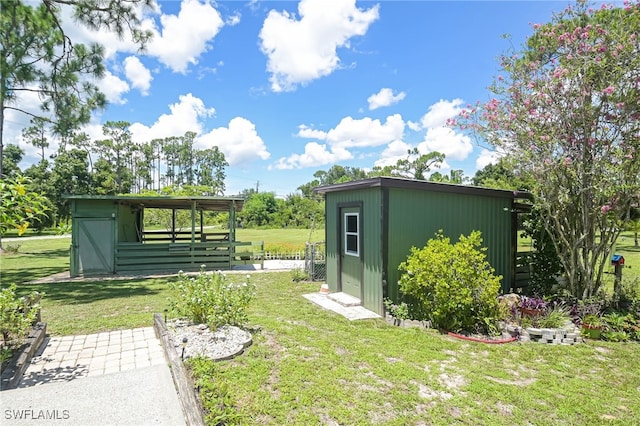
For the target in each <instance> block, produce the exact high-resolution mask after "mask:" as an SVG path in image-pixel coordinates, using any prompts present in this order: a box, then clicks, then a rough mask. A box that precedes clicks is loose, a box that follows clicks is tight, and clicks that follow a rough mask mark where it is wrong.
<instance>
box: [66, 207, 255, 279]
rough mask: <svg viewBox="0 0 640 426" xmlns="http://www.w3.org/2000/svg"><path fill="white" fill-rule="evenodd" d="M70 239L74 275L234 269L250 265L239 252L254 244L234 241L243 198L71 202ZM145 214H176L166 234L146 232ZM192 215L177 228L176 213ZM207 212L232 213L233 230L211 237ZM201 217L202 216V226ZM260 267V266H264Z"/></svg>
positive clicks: (213, 234) (173, 215)
mask: <svg viewBox="0 0 640 426" xmlns="http://www.w3.org/2000/svg"><path fill="white" fill-rule="evenodd" d="M66 198H67V199H68V200H69V202H70V203H71V218H72V234H71V258H70V275H71V276H72V277H75V276H80V275H82V276H86V275H104V274H115V273H123V272H124V273H137V272H142V273H144V272H150V271H171V272H177V271H179V270H185V271H187V270H198V269H199V268H200V265H202V264H204V265H206V267H207V269H209V270H211V269H231V268H232V267H233V266H234V265H236V264H240V263H243V262H245V261H246V256H243V260H241V259H240V258H239V256H238V255H237V252H236V249H237V247H239V246H250V245H252V244H254V243H251V242H239V241H236V238H235V217H236V212H237V211H239V210H240V209H241V208H242V206H243V203H244V198H233V197H168V196H167V197H161V196H158V197H138V196H133V195H122V196H68V197H66ZM147 209H167V210H171V211H172V212H173V214H172V225H171V228H170V229H166V230H146V229H144V212H145V210H147ZM179 210H187V211H190V212H191V226H190V227H188V229H185V230H184V231H183V230H181V229H178V228H176V221H175V217H176V212H177V211H179ZM204 211H222V212H228V213H229V224H230V225H229V230H228V231H224V232H208V230H205V229H204V227H203V220H202V218H203V217H202V215H203V212H204ZM198 215H200V220H199V226H198V225H197V223H198V220H197V219H198V217H197V216H198ZM260 262H261V261H260Z"/></svg>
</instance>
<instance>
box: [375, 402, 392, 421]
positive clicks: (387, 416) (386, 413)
mask: <svg viewBox="0 0 640 426" xmlns="http://www.w3.org/2000/svg"><path fill="white" fill-rule="evenodd" d="M381 408H382V409H381V410H380V411H377V410H376V411H370V412H369V424H372V425H380V424H387V423H390V422H392V421H393V420H394V419H395V418H396V415H395V414H394V411H395V409H394V408H393V405H391V404H390V403H389V402H385V403H384V404H383V405H382V407H381Z"/></svg>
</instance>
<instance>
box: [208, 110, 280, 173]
mask: <svg viewBox="0 0 640 426" xmlns="http://www.w3.org/2000/svg"><path fill="white" fill-rule="evenodd" d="M196 145H197V146H198V147H200V148H210V147H212V146H217V147H218V148H219V149H220V151H222V152H223V153H224V156H225V159H226V160H227V162H228V163H229V165H230V166H236V165H241V164H246V163H249V162H251V161H253V160H255V159H258V158H259V159H261V160H266V159H267V158H269V157H270V156H271V154H270V153H269V151H267V147H266V146H265V144H264V141H263V140H262V138H261V137H260V136H258V133H257V132H256V126H255V124H253V123H252V122H251V121H249V120H247V119H246V118H243V117H235V118H233V119H232V120H231V121H229V127H218V128H217V129H213V130H211V131H210V132H209V133H206V134H204V135H202V136H200V137H199V138H197V140H196Z"/></svg>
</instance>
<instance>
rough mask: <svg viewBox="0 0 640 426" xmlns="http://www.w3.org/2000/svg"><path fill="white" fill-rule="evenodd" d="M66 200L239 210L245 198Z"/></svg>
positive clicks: (74, 197) (95, 197)
mask: <svg viewBox="0 0 640 426" xmlns="http://www.w3.org/2000/svg"><path fill="white" fill-rule="evenodd" d="M65 198H66V199H67V200H89V201H90V200H111V201H113V202H114V203H117V204H123V205H127V206H133V207H143V208H151V209H179V210H180V209H184V210H191V207H192V205H193V203H195V205H196V210H206V211H227V210H229V208H230V207H231V206H232V205H234V206H235V209H236V211H240V210H241V209H242V206H243V205H244V201H245V199H244V198H242V197H205V196H200V197H190V196H140V197H139V196H136V195H69V196H66V197H65Z"/></svg>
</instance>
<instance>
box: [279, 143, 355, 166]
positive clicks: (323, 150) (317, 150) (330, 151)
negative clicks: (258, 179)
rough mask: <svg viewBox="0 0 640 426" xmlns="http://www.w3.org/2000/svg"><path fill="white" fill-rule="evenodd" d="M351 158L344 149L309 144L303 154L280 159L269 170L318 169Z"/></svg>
mask: <svg viewBox="0 0 640 426" xmlns="http://www.w3.org/2000/svg"><path fill="white" fill-rule="evenodd" d="M352 158H353V155H352V154H351V153H350V152H349V151H347V150H346V149H344V148H340V147H334V148H327V145H324V144H319V143H317V142H310V143H308V144H306V145H305V147H304V154H292V155H290V156H289V157H282V158H280V159H279V160H278V161H277V162H276V163H275V164H274V165H273V166H272V167H270V169H271V168H275V169H278V170H290V169H300V168H304V167H319V166H323V165H325V164H333V163H336V162H339V161H344V160H350V159H352Z"/></svg>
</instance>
